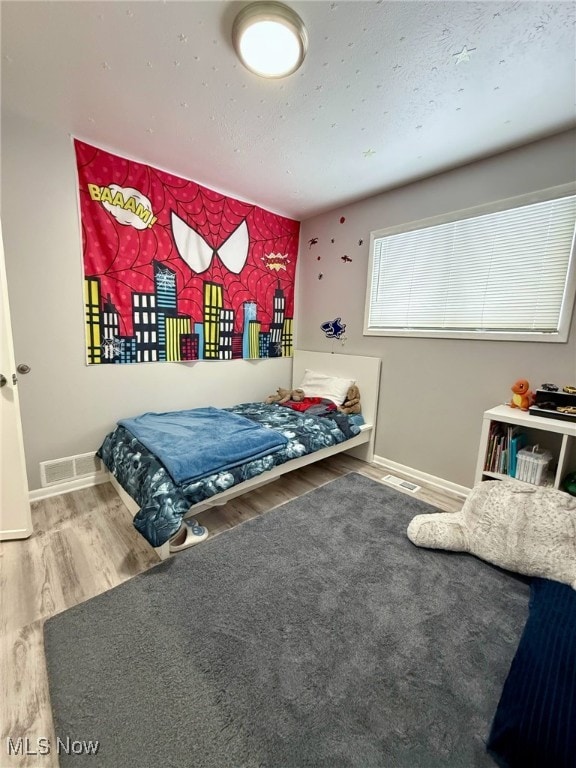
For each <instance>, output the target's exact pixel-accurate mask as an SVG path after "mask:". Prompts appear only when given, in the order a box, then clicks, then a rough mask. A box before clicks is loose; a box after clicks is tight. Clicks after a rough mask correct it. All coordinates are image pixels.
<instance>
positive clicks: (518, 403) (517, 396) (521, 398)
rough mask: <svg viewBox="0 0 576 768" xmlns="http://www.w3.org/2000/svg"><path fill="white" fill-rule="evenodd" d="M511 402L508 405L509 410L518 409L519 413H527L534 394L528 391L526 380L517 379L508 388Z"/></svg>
mask: <svg viewBox="0 0 576 768" xmlns="http://www.w3.org/2000/svg"><path fill="white" fill-rule="evenodd" d="M510 389H511V390H512V392H513V393H514V394H513V395H512V400H511V401H510V402H509V403H508V405H509V406H510V408H520V410H521V411H527V410H528V409H529V408H530V406H531V405H532V403H533V402H534V393H533V392H532V391H531V390H530V384H529V383H528V382H527V381H526V379H518V381H515V382H514V384H512V386H511V387H510Z"/></svg>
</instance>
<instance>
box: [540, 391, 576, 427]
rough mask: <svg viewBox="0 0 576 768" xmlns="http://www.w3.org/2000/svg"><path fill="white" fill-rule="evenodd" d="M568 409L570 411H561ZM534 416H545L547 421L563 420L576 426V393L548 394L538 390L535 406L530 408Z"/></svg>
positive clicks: (559, 392)
mask: <svg viewBox="0 0 576 768" xmlns="http://www.w3.org/2000/svg"><path fill="white" fill-rule="evenodd" d="M563 408H567V409H570V410H568V411H564V410H559V409H563ZM572 409H574V410H573V412H572ZM529 411H530V414H531V415H532V416H543V417H544V418H547V419H562V420H563V421H572V422H574V423H575V424H576V393H575V394H572V393H570V392H561V391H558V392H548V390H545V389H537V390H536V393H535V398H534V404H533V405H531V406H530V408H529Z"/></svg>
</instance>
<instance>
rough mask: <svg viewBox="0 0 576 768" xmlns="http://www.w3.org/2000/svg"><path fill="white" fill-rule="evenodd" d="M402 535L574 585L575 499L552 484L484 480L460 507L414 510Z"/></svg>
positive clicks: (575, 561)
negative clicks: (455, 509)
mask: <svg viewBox="0 0 576 768" xmlns="http://www.w3.org/2000/svg"><path fill="white" fill-rule="evenodd" d="M407 535H408V538H409V539H410V541H411V542H412V543H413V544H416V546H418V547H427V548H428V549H448V550H451V551H453V552H470V553H471V554H473V555H476V557H479V558H481V559H482V560H486V561H487V562H489V563H492V564H493V565H497V566H499V567H500V568H506V569H507V570H509V571H514V572H516V573H522V574H524V575H525V576H539V577H540V578H544V579H552V580H554V581H561V582H563V583H565V584H570V585H571V586H572V587H573V588H574V589H576V499H575V498H573V497H572V496H570V495H569V494H567V493H564V492H563V491H558V490H555V489H554V488H546V487H543V486H532V487H530V486H529V485H521V484H520V483H518V482H513V481H509V480H502V481H499V480H487V481H485V482H482V483H478V485H476V486H475V487H474V488H473V489H472V491H471V493H470V495H469V496H468V498H467V499H466V501H465V502H464V505H463V507H462V509H461V510H460V512H436V513H432V514H424V515H416V517H414V518H413V519H412V521H411V523H410V524H409V526H408V530H407Z"/></svg>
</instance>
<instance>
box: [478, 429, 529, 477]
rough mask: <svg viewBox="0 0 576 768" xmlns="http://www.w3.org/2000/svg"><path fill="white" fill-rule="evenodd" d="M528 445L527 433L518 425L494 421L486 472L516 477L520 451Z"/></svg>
mask: <svg viewBox="0 0 576 768" xmlns="http://www.w3.org/2000/svg"><path fill="white" fill-rule="evenodd" d="M525 445H526V434H525V433H524V432H522V431H521V429H520V428H519V427H517V426H513V425H511V424H502V423H500V422H497V421H493V422H492V423H491V424H490V431H489V433H488V445H487V448H486V458H485V463H484V471H485V472H497V473H498V474H501V475H509V476H510V477H516V465H517V461H518V452H519V451H520V450H521V449H522V448H523V447H524V446H525Z"/></svg>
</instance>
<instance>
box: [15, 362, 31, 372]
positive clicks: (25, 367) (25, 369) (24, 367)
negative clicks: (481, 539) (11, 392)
mask: <svg viewBox="0 0 576 768" xmlns="http://www.w3.org/2000/svg"><path fill="white" fill-rule="evenodd" d="M16 370H17V371H18V373H30V371H31V368H30V366H29V365H26V363H20V365H18V366H16Z"/></svg>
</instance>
